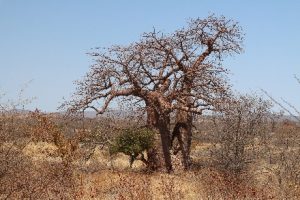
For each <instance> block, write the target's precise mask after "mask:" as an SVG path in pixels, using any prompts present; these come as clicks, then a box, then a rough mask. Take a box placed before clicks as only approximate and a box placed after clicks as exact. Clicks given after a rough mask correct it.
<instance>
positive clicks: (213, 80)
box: [62, 16, 243, 172]
mask: <svg viewBox="0 0 300 200" xmlns="http://www.w3.org/2000/svg"><path fill="white" fill-rule="evenodd" d="M242 40H243V37H242V33H241V28H240V27H239V26H238V24H237V23H236V22H234V21H233V20H227V19H226V18H225V17H215V16H209V17H208V18H206V19H203V20H201V19H195V20H190V22H189V23H188V26H187V27H186V28H182V29H179V30H177V31H175V32H174V33H172V34H167V35H165V34H162V33H160V32H156V31H155V30H154V31H153V32H150V33H145V34H143V35H142V38H141V39H140V41H138V42H135V43H132V44H130V45H128V46H113V47H110V48H106V49H102V50H99V49H98V50H97V51H96V52H92V53H90V55H91V56H93V57H94V58H95V64H94V65H92V66H91V68H90V72H89V73H87V74H86V76H85V77H84V79H83V80H81V81H78V82H77V86H78V87H77V91H76V92H75V94H74V95H73V97H72V99H71V100H70V101H67V102H65V103H64V104H63V105H62V108H67V109H68V111H69V112H77V111H80V110H84V109H87V108H91V109H94V110H95V111H96V112H97V113H98V114H102V113H104V112H105V111H106V109H107V108H108V106H109V105H110V104H111V102H112V101H113V100H115V99H117V98H126V97H130V98H126V99H127V100H129V101H141V102H143V103H144V107H145V110H146V113H147V125H148V126H149V127H150V128H153V129H156V130H157V131H158V132H159V134H160V138H161V144H162V152H163V156H164V161H165V167H166V169H167V171H168V172H170V171H172V162H171V155H170V147H171V137H170V130H169V125H170V114H171V113H172V112H177V113H178V115H182V116H183V119H182V120H181V122H182V123H186V124H187V125H188V126H191V123H192V118H191V117H190V116H191V115H192V114H202V112H203V111H204V110H207V109H213V108H215V107H216V106H217V105H218V104H219V103H221V102H222V101H223V100H224V98H226V94H227V91H229V86H228V84H227V81H226V70H225V69H224V68H223V67H222V66H221V65H220V63H221V61H222V58H223V57H224V56H226V55H231V54H233V53H239V52H241V51H242V48H241V43H242ZM97 102H98V103H99V106H97V105H96V103H97ZM182 113H183V114H182ZM187 130H188V131H187V132H186V135H188V137H187V138H188V140H190V135H191V129H187ZM179 135H181V133H180V134H179ZM182 143H183V142H182ZM184 148H185V149H186V152H185V153H184V154H185V155H184V156H183V157H184V159H185V160H186V159H188V158H187V157H188V155H189V153H188V152H189V148H190V147H189V144H188V145H185V146H184ZM182 152H184V150H183V151H182ZM150 156H151V155H150Z"/></svg>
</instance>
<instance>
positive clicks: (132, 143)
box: [109, 128, 155, 167]
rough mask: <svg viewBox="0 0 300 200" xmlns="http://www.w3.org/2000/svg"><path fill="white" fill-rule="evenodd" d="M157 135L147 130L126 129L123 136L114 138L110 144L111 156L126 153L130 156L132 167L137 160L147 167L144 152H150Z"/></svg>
mask: <svg viewBox="0 0 300 200" xmlns="http://www.w3.org/2000/svg"><path fill="white" fill-rule="evenodd" d="M154 135H155V133H154V132H153V131H152V130H149V129H147V128H138V129H134V128H131V129H125V130H124V131H123V132H122V134H120V135H118V136H117V137H115V138H114V140H113V142H112V143H111V144H110V147H109V152H110V154H111V155H114V154H117V153H124V154H125V155H128V156H130V158H129V163H130V167H131V166H132V164H133V162H134V161H135V160H141V161H142V162H144V163H145V164H146V165H147V163H148V162H147V160H146V159H145V157H144V154H143V152H144V151H147V150H149V149H150V148H151V147H152V146H153V144H154Z"/></svg>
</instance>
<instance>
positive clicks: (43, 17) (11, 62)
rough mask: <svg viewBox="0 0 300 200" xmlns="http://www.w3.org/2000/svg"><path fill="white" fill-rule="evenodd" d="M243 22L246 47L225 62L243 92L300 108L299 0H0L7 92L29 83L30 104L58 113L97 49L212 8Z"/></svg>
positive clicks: (1, 78) (1, 75) (2, 79)
mask: <svg viewBox="0 0 300 200" xmlns="http://www.w3.org/2000/svg"><path fill="white" fill-rule="evenodd" d="M212 13H215V14H216V15H224V16H225V17H228V18H232V19H234V20H236V21H238V22H240V25H241V26H242V27H243V29H244V32H245V34H246V36H245V52H244V53H243V54H241V55H237V56H235V57H233V58H231V57H229V58H227V59H226V60H225V62H224V64H225V66H226V67H227V68H228V69H229V70H230V71H231V74H230V76H229V77H230V79H231V82H232V84H233V86H234V89H236V90H237V91H239V92H255V91H259V90H260V88H262V89H264V90H267V91H268V92H269V93H270V94H271V95H272V96H274V97H275V98H278V99H279V98H280V97H283V98H285V99H286V100H287V101H289V102H291V103H292V104H294V105H296V106H297V107H298V108H300V101H299V98H300V97H299V93H300V85H299V84H297V82H296V80H295V79H293V75H294V74H297V75H298V76H299V77H300V60H299V57H300V37H299V36H300V22H299V19H300V1H297V0H294V1H292V0H289V1H279V0H277V1H276V0H272V1H271V0H264V1H262V0H251V1H250V0H248V1H240V0H223V1H221V0H194V1H193V0H186V1H183V0H182V1H179V0H177V1H176V0H164V1H162V0H152V1H150V0H148V1H145V0H144V1H143V0H139V1H138V0H131V1H130V0H128V1H121V0H119V1H116V0H110V1H108V0H107V1H104V0H103V1H100V0H98V1H93V0H89V1H83V0H82V1H76V0H72V1H71V0H64V1H63V0H51V1H41V0H26V1H22V0H0V91H1V92H2V93H3V92H5V93H6V94H7V97H8V98H13V99H16V98H17V93H18V91H19V90H20V89H21V88H22V85H24V84H25V83H26V82H28V81H30V80H33V81H32V82H31V83H30V84H29V87H28V88H27V90H26V93H25V95H26V96H27V97H37V99H36V100H35V101H34V102H33V103H32V104H31V105H30V106H29V108H35V107H38V108H40V109H42V110H43V111H55V110H56V108H57V107H58V106H59V104H60V102H62V98H63V97H66V98H68V97H69V96H70V94H71V93H72V92H73V91H74V90H75V86H74V85H73V81H74V80H76V79H80V78H81V77H82V76H83V75H84V74H85V73H86V72H87V71H88V68H89V65H90V64H91V63H92V60H91V59H90V58H89V57H88V56H87V55H86V53H87V52H89V50H90V49H91V48H93V47H107V46H110V45H113V44H128V43H130V42H134V41H136V40H138V39H139V37H140V35H141V34H142V33H143V32H148V31H151V30H153V27H155V28H156V29H157V30H161V31H163V32H172V31H174V30H175V29H177V28H180V27H182V26H184V25H185V23H186V20H187V19H189V18H196V17H201V18H204V17H206V16H208V15H209V14H212Z"/></svg>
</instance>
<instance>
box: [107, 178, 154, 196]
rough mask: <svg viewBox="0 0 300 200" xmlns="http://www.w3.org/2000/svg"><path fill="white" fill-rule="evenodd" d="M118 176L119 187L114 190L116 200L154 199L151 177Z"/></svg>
mask: <svg viewBox="0 0 300 200" xmlns="http://www.w3.org/2000/svg"><path fill="white" fill-rule="evenodd" d="M118 175H119V181H118V185H117V186H115V187H114V188H113V190H114V191H115V197H116V199H120V200H121V199H122V200H123V199H124V200H125V199H145V200H147V199H153V195H154V194H153V193H152V191H151V182H150V176H149V175H137V174H131V175H130V176H128V175H126V174H125V175H124V174H120V173H119V174H118Z"/></svg>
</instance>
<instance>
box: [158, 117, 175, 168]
mask: <svg viewBox="0 0 300 200" xmlns="http://www.w3.org/2000/svg"><path fill="white" fill-rule="evenodd" d="M169 124H170V118H169V115H160V118H159V121H158V129H159V133H160V137H161V143H162V151H163V155H164V159H165V167H166V170H167V172H168V173H170V172H171V171H172V170H173V169H172V160H171V153H170V147H171V139H170V130H169Z"/></svg>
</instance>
